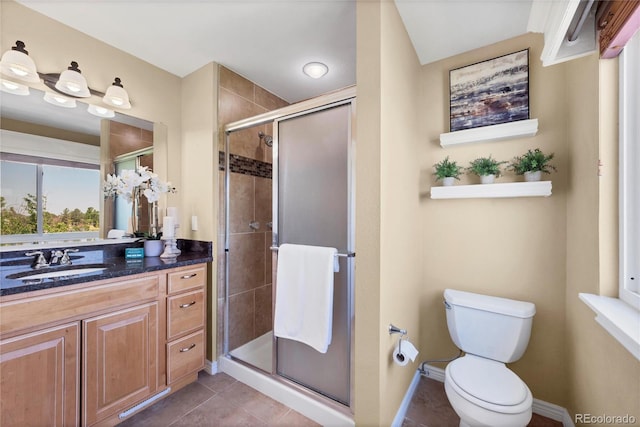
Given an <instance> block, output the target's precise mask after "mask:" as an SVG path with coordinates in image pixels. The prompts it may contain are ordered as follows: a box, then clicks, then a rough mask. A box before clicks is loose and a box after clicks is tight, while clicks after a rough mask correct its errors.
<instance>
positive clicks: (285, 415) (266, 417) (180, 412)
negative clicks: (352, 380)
mask: <svg viewBox="0 0 640 427" xmlns="http://www.w3.org/2000/svg"><path fill="white" fill-rule="evenodd" d="M119 426H121V427H133V426H135V427H165V426H171V427H180V426H185V427H187V426H188V427H201V426H202V427H204V426H207V427H213V426H251V427H253V426H283V427H288V426H291V427H298V426H299V427H307V426H309V427H311V426H319V424H317V423H315V422H313V421H312V420H310V419H308V418H306V417H304V416H303V415H301V414H300V413H298V412H296V411H294V410H293V409H291V408H288V407H287V406H285V405H283V404H281V403H279V402H277V401H275V400H273V399H271V398H270V397H268V396H265V395H264V394H262V393H259V392H258V391H256V390H254V389H253V388H251V387H249V386H247V385H245V384H243V383H241V382H239V381H236V380H235V379H234V378H232V377H230V376H229V375H227V374H224V373H219V374H216V375H213V376H212V375H208V374H207V373H205V372H204V371H203V372H200V374H199V375H198V381H196V382H194V383H191V384H189V385H188V386H186V387H185V388H183V389H181V390H180V391H178V392H176V393H174V394H172V395H171V396H169V397H167V398H165V399H163V400H161V401H159V402H157V403H155V404H154V405H152V406H150V407H149V408H147V409H145V410H144V411H142V412H140V413H138V414H136V415H134V416H133V417H131V418H129V419H127V420H125V421H124V422H122V423H121V424H119Z"/></svg>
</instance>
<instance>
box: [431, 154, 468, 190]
mask: <svg viewBox="0 0 640 427" xmlns="http://www.w3.org/2000/svg"><path fill="white" fill-rule="evenodd" d="M433 167H434V168H435V172H434V173H433V174H434V175H435V176H436V181H442V185H446V186H449V185H453V180H454V179H460V178H459V177H460V175H461V174H462V172H463V169H462V167H461V166H458V164H457V162H456V161H455V160H454V161H451V160H449V156H447V157H445V159H444V160H442V161H441V162H438V163H436V164H435V165H433Z"/></svg>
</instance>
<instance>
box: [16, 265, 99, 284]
mask: <svg viewBox="0 0 640 427" xmlns="http://www.w3.org/2000/svg"><path fill="white" fill-rule="evenodd" d="M109 267H111V265H110V264H87V265H71V266H68V267H61V268H56V269H55V270H51V269H47V271H40V272H38V271H37V270H36V271H26V272H22V273H15V274H11V275H8V276H7V279H19V280H37V279H53V278H56V277H65V276H76V275H79V274H90V273H99V272H101V271H103V270H106V269H107V268H109Z"/></svg>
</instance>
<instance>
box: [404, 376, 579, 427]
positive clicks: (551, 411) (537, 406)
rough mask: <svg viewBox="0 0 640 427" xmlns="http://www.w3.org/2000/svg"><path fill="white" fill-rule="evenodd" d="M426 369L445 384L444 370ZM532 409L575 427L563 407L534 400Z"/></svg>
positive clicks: (569, 426) (567, 425) (565, 426)
mask: <svg viewBox="0 0 640 427" xmlns="http://www.w3.org/2000/svg"><path fill="white" fill-rule="evenodd" d="M424 368H425V371H426V376H427V377H429V378H431V379H434V380H436V381H440V382H444V369H441V368H438V367H436V366H431V365H428V364H427V365H424ZM418 372H419V371H418ZM405 398H406V396H405ZM531 409H532V411H533V413H534V414H538V415H542V416H543V417H547V418H550V419H552V420H555V421H560V422H561V423H562V425H563V427H575V425H574V424H573V420H572V419H571V415H569V411H567V410H566V408H563V407H562V406H558V405H555V404H553V403H549V402H545V401H544V400H540V399H536V398H534V399H533V405H532V408H531Z"/></svg>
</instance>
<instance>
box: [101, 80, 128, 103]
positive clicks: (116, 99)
mask: <svg viewBox="0 0 640 427" xmlns="http://www.w3.org/2000/svg"><path fill="white" fill-rule="evenodd" d="M102 102H104V103H105V104H107V105H110V106H112V107H115V108H122V109H127V110H128V109H129V108H131V103H130V102H129V94H128V93H127V91H126V90H125V89H124V87H123V86H122V83H121V80H120V79H119V78H118V77H116V79H115V81H114V82H113V84H112V85H111V86H109V88H108V89H107V92H106V93H105V94H104V98H102Z"/></svg>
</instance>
